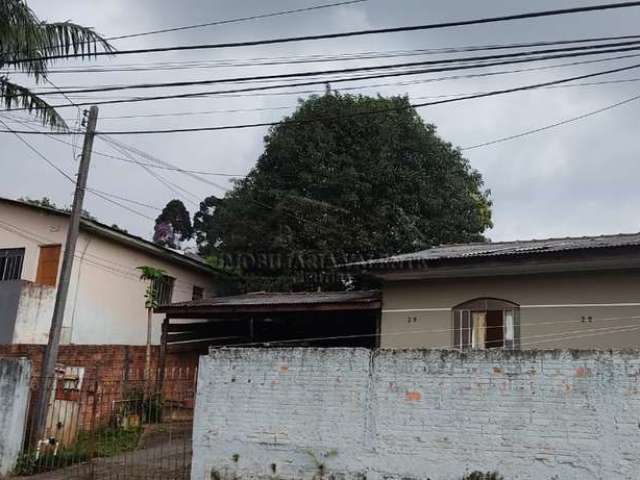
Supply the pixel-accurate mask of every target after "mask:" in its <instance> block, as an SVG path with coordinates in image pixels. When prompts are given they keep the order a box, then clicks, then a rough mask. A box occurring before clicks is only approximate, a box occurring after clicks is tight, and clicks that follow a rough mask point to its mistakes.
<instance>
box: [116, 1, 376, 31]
mask: <svg viewBox="0 0 640 480" xmlns="http://www.w3.org/2000/svg"><path fill="white" fill-rule="evenodd" d="M366 1H367V0H349V1H345V2H337V3H328V4H320V5H312V6H309V7H304V8H296V9H291V10H282V11H279V12H270V13H262V14H258V15H251V16H248V17H240V18H231V19H227V20H215V21H212V22H207V23H198V24H194V25H183V26H180V27H169V28H162V29H158V30H150V31H146V32H138V33H128V34H125V35H118V36H115V37H107V40H110V41H111V40H123V39H125V38H136V37H144V36H148V35H156V34H159V33H168V32H178V31H183V30H192V29H194V28H203V27H211V26H216V25H227V24H230V23H240V22H246V21H249V20H259V19H263V18H271V17H280V16H283V15H291V14H293V13H302V12H310V11H313V10H322V9H325V8H332V7H339V6H344V5H352V4H354V3H362V2H366Z"/></svg>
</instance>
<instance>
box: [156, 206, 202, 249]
mask: <svg viewBox="0 0 640 480" xmlns="http://www.w3.org/2000/svg"><path fill="white" fill-rule="evenodd" d="M192 237H193V226H192V225H191V217H190V215H189V211H188V210H187V208H186V207H185V206H184V203H182V202H181V201H180V200H171V201H170V202H169V203H167V205H166V206H165V207H164V208H163V209H162V212H161V213H160V215H158V218H156V224H155V229H154V235H153V241H154V242H155V243H157V244H158V245H162V246H163V247H169V248H179V246H180V245H179V242H184V241H185V240H189V239H191V238H192Z"/></svg>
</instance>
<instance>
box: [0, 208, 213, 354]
mask: <svg viewBox="0 0 640 480" xmlns="http://www.w3.org/2000/svg"><path fill="white" fill-rule="evenodd" d="M68 224H69V214H68V213H66V212H63V211H60V210H57V209H51V208H47V207H42V206H38V205H33V204H30V203H25V202H22V201H16V200H9V199H5V198H0V344H2V345H8V344H11V345H16V344H21V345H25V344H28V345H44V344H46V343H47V340H48V334H49V328H50V325H51V317H52V313H53V304H54V299H55V295H56V291H57V282H58V276H59V272H60V268H61V264H62V255H63V250H64V243H65V238H66V232H67V227H68ZM141 265H149V266H152V267H155V268H160V269H162V270H164V271H165V272H166V275H165V276H164V277H163V278H162V280H160V281H158V282H157V284H156V293H157V296H158V302H159V303H171V302H180V301H185V300H192V299H198V298H209V297H213V296H215V295H216V294H217V291H218V289H219V287H220V286H221V282H222V280H221V278H222V277H221V275H220V272H218V271H217V270H215V269H214V268H212V267H211V266H210V265H208V264H207V263H206V262H205V261H204V260H203V259H202V258H200V257H198V256H196V255H192V254H186V253H183V252H180V251H177V250H171V249H167V248H163V247H160V246H158V245H156V244H154V243H151V242H149V241H147V240H144V239H142V238H140V237H137V236H134V235H131V234H129V233H127V232H125V231H122V230H120V229H118V228H114V227H109V226H107V225H104V224H102V223H100V222H97V221H95V220H90V219H87V218H84V219H83V220H82V222H81V227H80V235H79V238H78V242H77V247H76V254H75V260H74V265H73V271H72V275H71V283H70V289H69V295H68V300H67V306H66V310H65V315H64V322H63V328H62V339H61V344H62V345H85V346H86V345H130V346H143V345H145V344H146V338H147V314H146V309H145V298H144V294H145V288H146V285H145V282H143V281H141V280H140V271H139V270H137V269H136V267H138V266H141ZM159 343H160V321H159V320H156V321H155V322H154V329H153V331H152V344H154V345H159Z"/></svg>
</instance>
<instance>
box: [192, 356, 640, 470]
mask: <svg viewBox="0 0 640 480" xmlns="http://www.w3.org/2000/svg"><path fill="white" fill-rule="evenodd" d="M194 425H195V426H194V429H195V430H194V440H193V444H194V461H193V469H192V479H193V480H205V479H206V480H209V479H211V478H220V479H226V478H233V476H234V475H240V476H241V477H242V478H265V479H266V478H279V479H288V478H312V477H313V476H314V475H316V478H317V474H319V473H320V472H323V473H324V474H325V475H326V476H327V477H328V476H329V475H331V474H333V475H334V477H335V478H340V477H344V478H361V479H364V478H367V479H383V478H384V479H392V478H397V479H413V478H416V479H417V478H420V479H425V478H430V479H432V480H436V479H438V480H439V479H460V478H461V477H462V476H463V474H464V473H466V472H470V471H473V470H483V471H487V470H497V471H499V472H500V473H501V474H502V475H504V476H505V478H506V479H509V480H510V479H522V480H524V479H531V480H534V479H535V480H538V479H558V480H560V479H562V480H572V479H576V480H577V479H580V480H585V479H601V478H606V479H607V480H618V479H620V480H622V479H625V480H627V479H635V478H638V477H637V475H638V472H639V471H640V447H639V445H640V352H638V351H633V352H631V351H627V352H576V351H573V352H569V351H546V352H500V351H496V352H488V351H487V352H473V353H468V354H461V353H458V352H450V351H434V350H407V351H393V350H381V351H369V350H365V349H287V350H260V349H244V350H243V349H217V350H212V351H211V353H210V354H209V355H208V356H205V357H202V358H201V361H200V369H199V378H198V393H197V398H196V418H195V422H194Z"/></svg>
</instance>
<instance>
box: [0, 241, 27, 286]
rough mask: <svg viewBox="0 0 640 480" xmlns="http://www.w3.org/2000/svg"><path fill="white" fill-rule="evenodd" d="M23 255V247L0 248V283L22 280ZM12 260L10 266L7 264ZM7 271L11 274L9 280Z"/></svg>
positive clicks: (24, 251) (24, 250)
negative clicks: (0, 262)
mask: <svg viewBox="0 0 640 480" xmlns="http://www.w3.org/2000/svg"><path fill="white" fill-rule="evenodd" d="M25 253H26V249H25V248H24V247H22V248H0V258H1V259H3V262H2V264H1V266H0V281H10V280H20V279H21V278H22V269H23V267H24V256H25ZM16 259H17V260H16ZM12 260H13V262H12V264H11V265H10V264H9V262H10V261H12ZM9 271H11V272H12V275H11V278H9V274H8V272H9Z"/></svg>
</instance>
